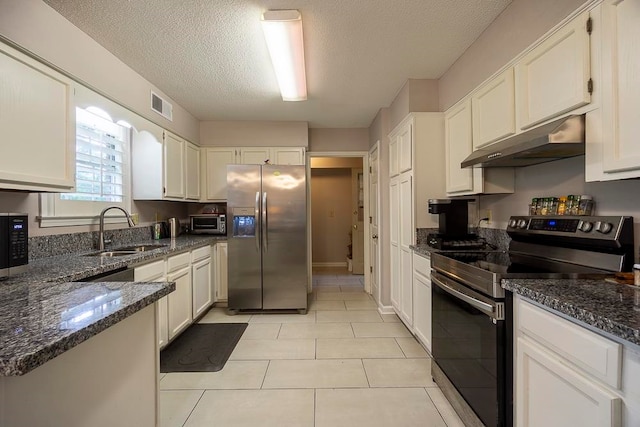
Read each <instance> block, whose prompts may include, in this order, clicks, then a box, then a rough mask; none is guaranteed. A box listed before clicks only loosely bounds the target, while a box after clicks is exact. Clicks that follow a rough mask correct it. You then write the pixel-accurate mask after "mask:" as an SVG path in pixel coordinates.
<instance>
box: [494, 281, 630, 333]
mask: <svg viewBox="0 0 640 427" xmlns="http://www.w3.org/2000/svg"><path fill="white" fill-rule="evenodd" d="M502 287H503V288H505V289H506V290H508V291H511V292H514V293H516V294H519V295H522V296H523V297H525V298H528V299H530V300H532V301H535V302H537V303H539V304H542V305H544V306H546V307H549V308H551V309H553V310H556V311H558V312H560V313H563V314H565V315H567V316H569V317H572V318H574V319H576V320H579V321H581V322H583V323H585V324H587V325H590V326H592V327H594V328H597V329H600V330H602V331H604V332H607V333H609V334H611V335H613V336H614V337H618V338H622V339H623V340H625V341H628V342H630V343H633V344H636V345H640V307H639V306H637V305H634V301H638V302H640V288H637V287H635V286H629V285H617V284H613V283H609V282H605V281H604V280H537V279H528V280H521V279H517V280H516V279H507V280H502Z"/></svg>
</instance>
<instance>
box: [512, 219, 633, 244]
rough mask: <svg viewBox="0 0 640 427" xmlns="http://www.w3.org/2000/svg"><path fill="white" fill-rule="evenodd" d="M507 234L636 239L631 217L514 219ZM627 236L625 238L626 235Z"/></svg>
mask: <svg viewBox="0 0 640 427" xmlns="http://www.w3.org/2000/svg"><path fill="white" fill-rule="evenodd" d="M507 233H509V234H520V235H531V236H535V235H547V236H565V237H567V238H568V239H570V238H572V237H576V238H585V237H587V238H594V239H599V240H618V239H621V238H627V236H626V234H628V233H631V236H633V218H632V217H628V216H512V217H511V218H510V219H509V222H508V223H507ZM623 234H624V236H623Z"/></svg>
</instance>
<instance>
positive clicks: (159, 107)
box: [151, 92, 173, 121]
mask: <svg viewBox="0 0 640 427" xmlns="http://www.w3.org/2000/svg"><path fill="white" fill-rule="evenodd" d="M151 109H152V110H153V111H155V112H156V113H158V114H160V115H161V116H163V117H166V118H167V119H169V120H171V121H173V105H171V104H170V103H169V101H167V100H165V99H162V98H160V97H159V96H158V95H156V94H155V93H153V92H151Z"/></svg>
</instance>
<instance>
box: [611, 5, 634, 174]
mask: <svg viewBox="0 0 640 427" xmlns="http://www.w3.org/2000/svg"><path fill="white" fill-rule="evenodd" d="M639 52H640V2H639V1H637V0H606V1H605V2H604V3H603V4H602V85H603V96H602V122H603V123H602V132H603V137H602V143H603V147H602V154H603V170H604V172H605V173H606V174H612V173H613V174H614V175H613V177H614V178H615V177H616V176H615V173H616V172H625V171H634V172H633V173H632V174H631V175H629V173H627V175H626V176H619V177H620V178H629V177H638V176H640V143H639V142H638V138H639V135H640V54H639ZM605 179H611V178H610V177H605Z"/></svg>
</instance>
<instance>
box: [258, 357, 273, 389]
mask: <svg viewBox="0 0 640 427" xmlns="http://www.w3.org/2000/svg"><path fill="white" fill-rule="evenodd" d="M270 366H271V360H267V369H265V370H264V377H262V383H261V384H260V388H259V389H258V390H263V387H264V382H265V381H266V380H267V374H268V373H269V367H270Z"/></svg>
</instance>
